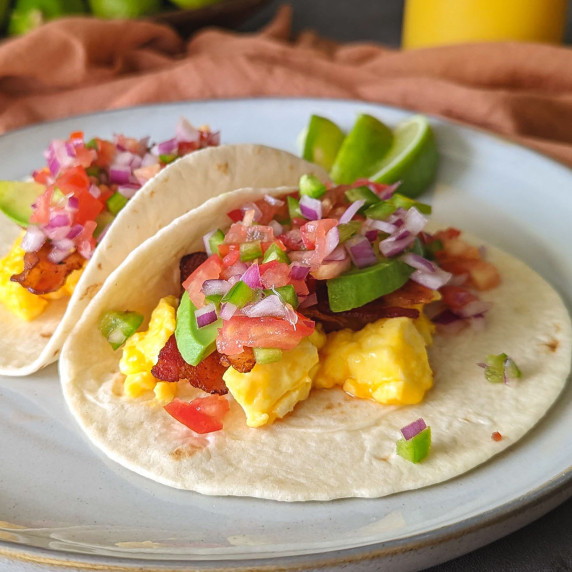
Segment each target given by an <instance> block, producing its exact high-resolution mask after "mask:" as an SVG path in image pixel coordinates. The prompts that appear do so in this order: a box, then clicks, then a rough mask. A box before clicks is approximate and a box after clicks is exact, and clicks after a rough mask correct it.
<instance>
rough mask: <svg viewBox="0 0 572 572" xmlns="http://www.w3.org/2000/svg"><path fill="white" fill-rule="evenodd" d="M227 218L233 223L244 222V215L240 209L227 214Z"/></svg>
mask: <svg viewBox="0 0 572 572" xmlns="http://www.w3.org/2000/svg"><path fill="white" fill-rule="evenodd" d="M226 216H227V217H228V218H229V219H230V220H231V221H232V222H238V221H241V220H242V217H243V216H244V213H243V212H242V211H241V210H240V209H234V210H232V211H230V212H227V213H226Z"/></svg>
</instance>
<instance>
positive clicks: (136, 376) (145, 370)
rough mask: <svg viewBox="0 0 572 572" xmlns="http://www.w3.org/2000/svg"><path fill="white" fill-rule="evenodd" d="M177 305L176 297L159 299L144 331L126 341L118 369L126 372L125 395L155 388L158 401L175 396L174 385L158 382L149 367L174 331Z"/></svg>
mask: <svg viewBox="0 0 572 572" xmlns="http://www.w3.org/2000/svg"><path fill="white" fill-rule="evenodd" d="M177 305H178V301H177V298H175V296H167V297H166V298H161V300H160V301H159V304H158V305H157V307H156V308H155V309H154V310H153V313H152V314H151V319H150V320H149V327H148V329H147V331H145V332H137V333H136V334H133V335H132V336H131V337H130V338H129V339H128V340H127V342H125V345H124V346H123V356H122V357H121V361H120V362H119V371H120V372H121V373H122V374H124V375H125V382H124V385H123V388H124V391H125V395H126V396H127V397H132V398H135V397H139V396H141V395H143V394H144V393H146V392H147V391H154V392H155V396H156V398H157V399H158V400H159V401H166V402H168V401H172V400H173V398H174V397H175V395H176V392H177V384H176V383H171V382H169V381H159V380H158V379H156V378H155V377H154V376H153V375H152V374H151V368H152V367H153V366H154V365H155V364H156V363H157V359H158V357H159V352H160V351H161V350H162V349H163V346H164V345H165V344H166V343H167V340H168V339H169V338H170V337H171V335H172V334H173V332H174V331H175V325H176V315H177Z"/></svg>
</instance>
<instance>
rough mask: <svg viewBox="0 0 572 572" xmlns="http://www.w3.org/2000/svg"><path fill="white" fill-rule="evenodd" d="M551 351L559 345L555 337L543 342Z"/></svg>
mask: <svg viewBox="0 0 572 572" xmlns="http://www.w3.org/2000/svg"><path fill="white" fill-rule="evenodd" d="M544 345H545V346H546V347H547V348H548V349H549V350H550V351H551V352H555V351H556V350H557V349H558V346H559V345H560V342H559V341H558V340H557V339H554V338H553V339H551V340H550V341H549V342H546V343H545V344H544Z"/></svg>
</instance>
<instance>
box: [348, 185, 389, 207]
mask: <svg viewBox="0 0 572 572" xmlns="http://www.w3.org/2000/svg"><path fill="white" fill-rule="evenodd" d="M345 195H346V199H348V201H350V203H353V202H354V201H361V200H364V201H365V204H364V205H363V207H361V209H360V210H359V212H362V211H364V210H365V209H367V208H368V207H370V206H372V205H376V204H377V203H379V202H381V199H380V198H379V197H378V196H377V195H376V194H375V193H374V192H373V191H372V190H371V189H368V188H367V187H356V188H355V189H348V190H347V191H346V192H345Z"/></svg>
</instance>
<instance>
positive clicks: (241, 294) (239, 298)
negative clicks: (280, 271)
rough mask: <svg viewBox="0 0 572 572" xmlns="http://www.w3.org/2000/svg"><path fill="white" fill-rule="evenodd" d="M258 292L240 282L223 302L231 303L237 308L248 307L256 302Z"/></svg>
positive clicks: (225, 296) (224, 297)
mask: <svg viewBox="0 0 572 572" xmlns="http://www.w3.org/2000/svg"><path fill="white" fill-rule="evenodd" d="M255 295H256V292H255V291H254V290H253V289H252V288H251V287H250V286H249V285H248V284H247V283H246V282H243V281H242V280H239V281H238V282H237V283H236V284H235V285H234V286H233V287H232V288H231V289H230V290H229V291H228V292H227V293H226V294H225V295H224V296H223V297H222V300H221V302H230V303H231V304H234V305H235V306H236V307H237V308H242V307H243V306H246V304H248V303H249V302H252V300H254V297H255Z"/></svg>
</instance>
